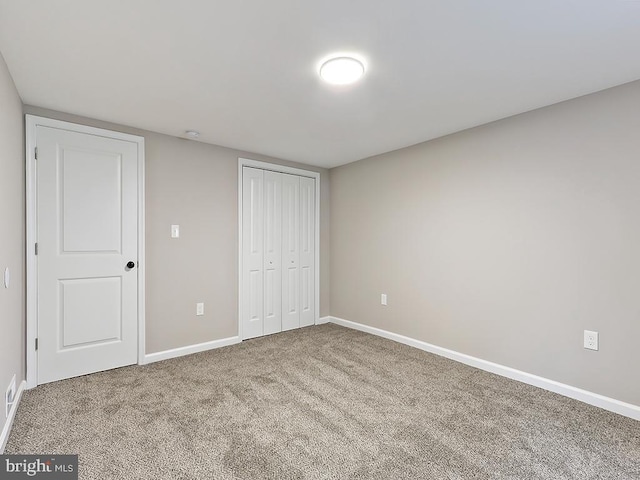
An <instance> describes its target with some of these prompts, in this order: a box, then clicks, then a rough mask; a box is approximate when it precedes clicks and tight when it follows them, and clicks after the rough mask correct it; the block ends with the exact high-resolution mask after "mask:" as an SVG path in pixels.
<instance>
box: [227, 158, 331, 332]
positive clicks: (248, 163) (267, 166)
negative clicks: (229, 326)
mask: <svg viewBox="0 0 640 480" xmlns="http://www.w3.org/2000/svg"><path fill="white" fill-rule="evenodd" d="M243 167H253V168H259V169H261V170H269V171H271V172H278V173H289V174H292V175H299V176H301V177H308V178H313V179H315V181H316V191H315V202H316V205H315V207H316V208H315V217H316V218H315V252H314V259H313V261H314V262H315V279H314V281H315V300H316V301H315V305H314V324H315V325H318V324H319V323H320V173H319V172H312V171H310V170H303V169H300V168H294V167H287V166H285V165H278V164H276V163H268V162H262V161H259V160H251V159H248V158H238V337H239V338H240V341H242V340H244V338H243V336H242V313H243V312H242V271H243V270H242V189H243V182H242V168H243Z"/></svg>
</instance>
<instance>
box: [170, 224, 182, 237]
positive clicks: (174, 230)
mask: <svg viewBox="0 0 640 480" xmlns="http://www.w3.org/2000/svg"><path fill="white" fill-rule="evenodd" d="M179 237H180V225H171V238H179Z"/></svg>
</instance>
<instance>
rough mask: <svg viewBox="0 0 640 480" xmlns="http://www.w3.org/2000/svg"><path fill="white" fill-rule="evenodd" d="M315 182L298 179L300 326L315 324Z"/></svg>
mask: <svg viewBox="0 0 640 480" xmlns="http://www.w3.org/2000/svg"><path fill="white" fill-rule="evenodd" d="M315 184H316V182H315V180H314V179H313V178H308V177H300V326H301V327H308V326H310V325H313V324H314V323H315V291H316V290H315V278H316V276H315V269H314V263H315V238H316V236H315V226H316V220H315V217H316V215H315V214H316V205H315V203H316V191H315Z"/></svg>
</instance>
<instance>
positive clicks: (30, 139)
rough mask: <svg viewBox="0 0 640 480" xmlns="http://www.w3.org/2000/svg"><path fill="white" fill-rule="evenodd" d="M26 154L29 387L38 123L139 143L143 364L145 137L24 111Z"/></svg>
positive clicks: (141, 345)
mask: <svg viewBox="0 0 640 480" xmlns="http://www.w3.org/2000/svg"><path fill="white" fill-rule="evenodd" d="M25 123H26V125H25V133H26V135H25V137H26V138H25V156H26V172H25V173H26V175H25V180H26V189H25V191H26V222H27V229H26V260H27V266H26V280H27V291H26V296H27V298H26V309H27V330H26V346H25V350H26V352H27V388H34V387H36V386H37V385H38V352H37V351H36V348H35V341H36V338H37V336H38V264H37V256H36V254H35V244H36V241H37V232H38V228H37V227H38V225H37V201H36V200H37V198H36V194H37V183H36V157H35V152H36V141H37V139H36V132H37V127H51V128H57V129H60V130H67V131H72V132H77V133H87V134H90V135H97V136H101V137H105V138H111V139H115V140H124V141H127V142H132V143H135V144H136V145H137V147H138V330H137V332H138V341H137V343H138V354H137V358H138V365H143V364H144V352H145V309H144V307H145V286H144V278H145V248H144V244H145V231H144V219H145V205H144V170H145V169H144V164H145V157H144V137H140V136H137V135H130V134H128V133H122V132H115V131H112V130H105V129H103V128H96V127H89V126H86V125H80V124H77V123H70V122H65V121H62V120H55V119H52V118H45V117H39V116H36V115H29V114H27V115H25Z"/></svg>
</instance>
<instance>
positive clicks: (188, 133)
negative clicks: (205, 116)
mask: <svg viewBox="0 0 640 480" xmlns="http://www.w3.org/2000/svg"><path fill="white" fill-rule="evenodd" d="M184 134H185V135H186V136H187V137H188V138H192V139H194V140H195V139H196V138H198V137H199V136H200V132H196V131H195V130H187V131H186V132H184Z"/></svg>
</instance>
